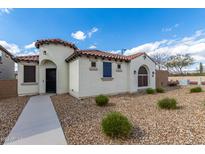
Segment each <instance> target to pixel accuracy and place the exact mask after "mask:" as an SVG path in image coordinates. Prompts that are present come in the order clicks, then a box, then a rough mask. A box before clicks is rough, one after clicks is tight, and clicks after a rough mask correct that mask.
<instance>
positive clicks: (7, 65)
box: [0, 45, 15, 80]
mask: <svg viewBox="0 0 205 154" xmlns="http://www.w3.org/2000/svg"><path fill="white" fill-rule="evenodd" d="M14 65H15V59H14V56H13V55H12V54H11V53H10V52H9V51H8V50H6V49H5V48H4V47H3V46H1V45H0V80H9V79H15V70H14Z"/></svg>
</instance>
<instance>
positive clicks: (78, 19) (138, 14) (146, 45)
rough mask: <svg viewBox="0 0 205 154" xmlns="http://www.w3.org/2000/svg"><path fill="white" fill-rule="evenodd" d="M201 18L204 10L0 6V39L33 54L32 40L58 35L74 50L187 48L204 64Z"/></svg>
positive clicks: (178, 50) (204, 16) (19, 51)
mask: <svg viewBox="0 0 205 154" xmlns="http://www.w3.org/2000/svg"><path fill="white" fill-rule="evenodd" d="M204 19H205V9H0V23H1V24H0V44H2V45H4V46H6V47H7V49H10V51H11V52H13V53H14V54H16V55H20V54H34V53H35V52H36V49H35V48H33V42H35V41H36V40H38V39H44V38H61V39H64V40H66V41H70V42H73V43H75V44H76V45H77V46H78V47H79V48H80V49H88V48H97V49H99V50H106V51H107V50H108V51H112V52H119V51H120V50H121V49H123V48H125V49H128V50H127V51H126V53H125V54H131V53H134V52H138V51H145V52H148V53H149V54H153V53H154V52H167V53H170V54H176V53H190V54H192V55H193V56H194V58H195V59H196V60H197V61H202V62H204V63H205V58H204V57H205V53H203V52H204V51H205V33H204V30H205V22H204Z"/></svg>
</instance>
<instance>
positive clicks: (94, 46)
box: [89, 45, 97, 49]
mask: <svg viewBox="0 0 205 154" xmlns="http://www.w3.org/2000/svg"><path fill="white" fill-rule="evenodd" d="M96 48H97V47H96V45H91V46H90V47H89V49H96Z"/></svg>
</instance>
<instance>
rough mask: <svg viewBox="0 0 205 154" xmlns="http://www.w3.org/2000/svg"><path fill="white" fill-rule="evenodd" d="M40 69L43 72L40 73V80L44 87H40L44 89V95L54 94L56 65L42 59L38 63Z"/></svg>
mask: <svg viewBox="0 0 205 154" xmlns="http://www.w3.org/2000/svg"><path fill="white" fill-rule="evenodd" d="M40 67H41V69H42V71H43V72H41V75H42V78H41V79H42V80H43V82H44V85H42V86H43V87H44V88H43V89H44V92H45V93H56V85H57V83H56V79H57V74H56V68H57V67H56V64H55V63H54V62H53V61H51V60H48V59H44V60H42V61H41V63H40Z"/></svg>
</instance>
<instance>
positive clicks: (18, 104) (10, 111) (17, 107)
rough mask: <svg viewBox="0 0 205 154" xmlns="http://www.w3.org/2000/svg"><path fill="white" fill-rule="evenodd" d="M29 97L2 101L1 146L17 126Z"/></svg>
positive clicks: (0, 112) (0, 115)
mask: <svg viewBox="0 0 205 154" xmlns="http://www.w3.org/2000/svg"><path fill="white" fill-rule="evenodd" d="M28 99H29V97H13V98H8V99H2V100H0V144H3V143H4V141H5V138H6V137H7V136H8V134H9V132H10V131H11V129H12V128H13V126H14V125H15V123H16V121H17V119H18V117H19V115H20V113H21V111H22V110H23V108H24V106H25V105H26V103H27V101H28Z"/></svg>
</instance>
